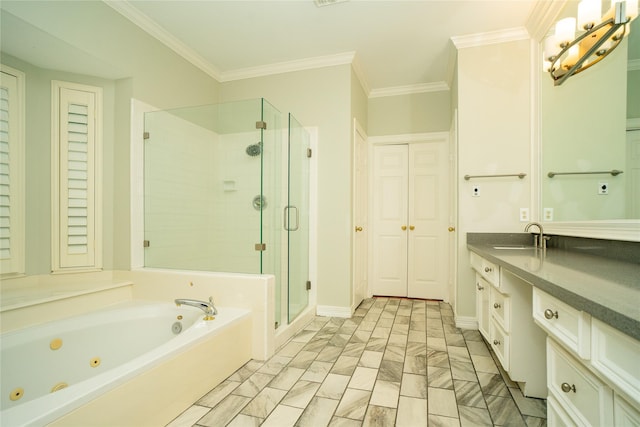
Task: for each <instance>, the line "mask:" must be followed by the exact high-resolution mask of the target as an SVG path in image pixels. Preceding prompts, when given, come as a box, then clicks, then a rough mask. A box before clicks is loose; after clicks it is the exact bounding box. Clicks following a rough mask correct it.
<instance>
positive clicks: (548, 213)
mask: <svg viewBox="0 0 640 427" xmlns="http://www.w3.org/2000/svg"><path fill="white" fill-rule="evenodd" d="M542 216H543V220H544V221H553V208H544V209H543V211H542Z"/></svg>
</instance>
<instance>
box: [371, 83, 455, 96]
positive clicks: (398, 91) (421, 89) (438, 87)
mask: <svg viewBox="0 0 640 427" xmlns="http://www.w3.org/2000/svg"><path fill="white" fill-rule="evenodd" d="M449 89H450V88H449V85H448V84H447V83H446V82H443V81H441V82H433V83H420V84H415V85H406V86H393V87H386V88H380V89H373V90H372V91H371V93H370V94H369V98H382V97H385V96H398V95H411V94H414V93H425V92H440V91H443V90H449Z"/></svg>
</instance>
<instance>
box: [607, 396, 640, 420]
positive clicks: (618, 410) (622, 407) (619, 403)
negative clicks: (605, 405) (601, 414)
mask: <svg viewBox="0 0 640 427" xmlns="http://www.w3.org/2000/svg"><path fill="white" fill-rule="evenodd" d="M613 419H614V420H615V423H616V424H615V425H616V427H634V426H635V427H637V426H640V412H639V411H638V410H637V409H635V408H634V407H632V406H631V405H630V404H628V403H627V402H625V401H624V400H623V399H622V398H621V397H620V396H618V395H617V394H616V395H614V396H613Z"/></svg>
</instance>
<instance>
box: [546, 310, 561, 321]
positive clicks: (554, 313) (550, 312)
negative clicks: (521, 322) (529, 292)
mask: <svg viewBox="0 0 640 427" xmlns="http://www.w3.org/2000/svg"><path fill="white" fill-rule="evenodd" d="M544 317H545V318H546V319H549V320H551V319H553V318H554V317H555V318H556V319H557V318H558V312H557V311H553V310H551V309H550V308H547V309H546V310H545V311H544Z"/></svg>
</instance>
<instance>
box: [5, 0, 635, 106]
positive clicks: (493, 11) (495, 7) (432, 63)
mask: <svg viewBox="0 0 640 427" xmlns="http://www.w3.org/2000/svg"><path fill="white" fill-rule="evenodd" d="M91 1H92V2H94V3H95V4H96V5H98V4H102V3H100V1H99V0H91ZM554 1H555V3H556V4H558V3H562V2H563V1H569V3H572V1H573V0H554ZM554 1H549V0H493V1H488V0H412V1H404V0H350V1H343V2H339V3H336V4H333V5H329V6H324V7H318V6H316V4H315V3H314V1H313V0H287V1H276V0H128V1H126V0H123V1H114V0H105V4H108V5H109V6H111V7H112V8H113V9H115V10H116V11H118V12H120V13H122V14H123V15H125V16H126V17H127V18H129V19H130V20H131V21H133V22H134V23H136V24H137V25H139V26H140V27H142V28H143V29H145V30H146V31H148V32H149V33H151V34H152V35H153V36H155V37H157V38H159V39H160V40H161V41H163V42H164V43H165V44H167V45H168V46H169V47H171V48H173V49H174V50H176V51H177V52H178V53H180V54H182V55H183V56H185V58H187V59H189V60H190V61H192V62H193V63H194V64H196V65H197V66H199V67H200V68H202V69H204V70H205V71H206V72H208V73H209V74H211V75H212V76H214V77H215V78H217V79H218V80H220V81H229V80H234V79H239V78H244V77H251V76H256V75H264V74H269V73H276V72H282V71H288V70H293V69H304V68H314V67H319V66H325V65H333V64H336V63H342V64H344V63H351V62H353V64H354V67H355V68H356V70H357V72H358V73H359V77H360V78H361V80H363V84H364V85H365V89H367V90H368V91H370V94H371V95H372V96H373V94H374V93H375V92H376V91H379V92H378V93H380V94H382V93H384V91H385V90H391V92H393V91H394V90H398V89H402V88H409V90H411V88H425V87H433V88H442V87H443V85H445V84H446V83H449V82H450V79H451V77H452V64H453V60H454V55H455V49H454V48H453V43H452V41H451V40H452V38H454V39H455V40H456V42H457V44H458V45H460V44H461V43H464V42H466V41H469V40H474V39H475V38H474V37H465V36H469V35H478V34H482V35H484V36H485V37H484V38H483V40H485V41H486V39H487V37H486V36H487V34H489V35H490V37H488V38H489V39H490V38H491V37H494V38H495V39H496V40H504V38H502V36H503V35H505V34H510V36H509V37H519V36H521V35H522V34H526V31H525V30H524V27H525V25H526V26H527V28H529V29H532V28H531V27H532V22H533V23H534V24H535V22H536V21H537V20H544V19H540V18H544V17H540V16H538V15H536V10H537V11H538V12H539V11H540V9H541V8H540V6H541V5H543V4H544V5H546V4H551V3H554ZM63 4H64V5H65V6H64V7H63ZM69 4H70V3H69V2H64V1H58V0H46V1H24V0H20V1H10V0H1V1H0V8H1V9H2V10H1V12H2V35H3V36H4V37H2V40H1V41H2V50H3V51H4V52H7V53H9V54H12V55H14V56H17V57H20V58H22V59H24V60H27V61H28V62H31V63H33V64H35V65H38V66H41V67H43V68H51V69H60V70H73V71H75V72H81V73H86V74H91V75H98V76H103V77H105V78H122V77H124V76H126V75H127V74H126V64H122V63H119V62H118V61H117V60H116V61H114V60H113V57H103V56H102V55H101V52H100V51H99V50H97V49H99V46H97V45H90V44H86V43H85V44H86V46H85V48H84V49H80V50H79V49H78V48H77V47H78V46H77V43H75V42H73V41H72V40H71V39H70V38H69V37H67V34H66V32H65V29H64V28H62V27H64V25H62V24H60V23H56V21H58V19H57V18H56V16H57V15H56V13H68V11H69V6H68V5H69ZM98 9H99V8H98ZM96 10H97V9H96ZM56 11H57V12H56ZM556 11H557V10H556ZM103 13H104V11H103ZM105 18H107V17H106V16H104V17H103V20H104V19H105ZM106 22H108V20H107V21H105V23H106ZM638 22H640V20H637V22H634V25H636V24H637V23H638ZM106 25H108V24H106ZM514 29H517V30H518V31H513V30H514ZM536 30H537V31H540V29H539V28H538V29H536V28H533V31H536ZM542 31H545V30H544V29H543V30H542ZM492 32H497V33H492ZM17 34H20V35H21V36H20V37H16V36H15V35H17ZM496 34H497V35H496ZM638 34H640V31H632V39H633V37H634V36H637V35H638ZM514 35H515V36H514ZM533 36H535V37H541V35H540V34H537V35H536V34H533ZM101 40H105V42H106V43H108V39H105V38H104V37H102V39H101ZM105 46H107V45H105ZM636 46H640V43H638V44H637V45H636ZM110 50H111V51H113V49H110ZM632 50H633V49H632ZM635 50H638V51H639V52H638V53H640V49H635ZM65 52H67V53H66V54H65ZM631 56H632V57H634V56H633V55H631ZM638 56H640V55H636V57H638ZM107 58H108V59H107Z"/></svg>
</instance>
